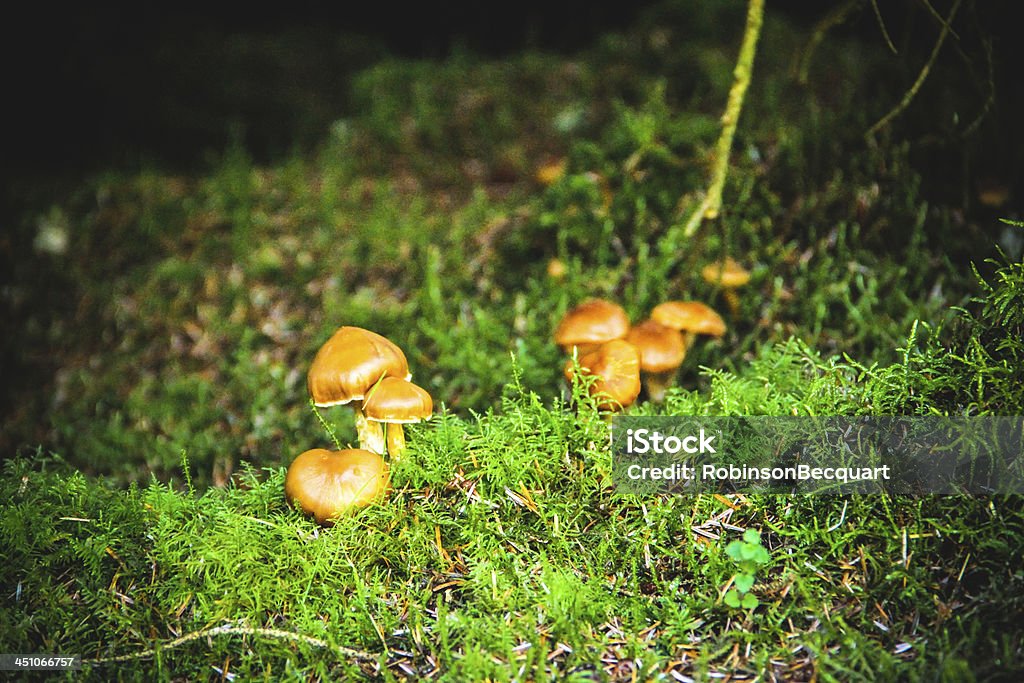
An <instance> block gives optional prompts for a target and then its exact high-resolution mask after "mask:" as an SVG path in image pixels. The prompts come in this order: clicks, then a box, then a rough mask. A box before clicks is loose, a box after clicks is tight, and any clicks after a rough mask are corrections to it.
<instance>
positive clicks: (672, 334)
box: [626, 320, 686, 403]
mask: <svg viewBox="0 0 1024 683" xmlns="http://www.w3.org/2000/svg"><path fill="white" fill-rule="evenodd" d="M626 341H628V342H629V343H630V344H632V345H633V346H635V347H636V348H637V350H638V351H640V370H641V372H642V374H643V378H644V384H645V386H646V387H647V395H648V397H649V398H650V400H652V401H655V402H659V403H660V402H661V401H663V400H665V390H666V389H668V387H670V386H671V385H672V382H673V380H674V379H675V374H676V370H678V369H679V366H680V365H682V364H683V359H684V358H686V341H685V340H684V339H683V335H682V333H681V332H680V331H679V330H673V329H672V328H671V327H665V326H664V325H662V324H661V323H658V322H655V321H654V320H645V321H643V322H642V323H640V324H639V325H637V326H635V327H634V328H633V329H631V330H630V331H629V334H627V335H626Z"/></svg>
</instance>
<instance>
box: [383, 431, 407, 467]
mask: <svg viewBox="0 0 1024 683" xmlns="http://www.w3.org/2000/svg"><path fill="white" fill-rule="evenodd" d="M387 438H388V455H390V456H391V459H392V460H397V459H398V458H400V457H402V455H403V454H405V429H403V428H402V425H400V424H398V423H389V424H388V436H387Z"/></svg>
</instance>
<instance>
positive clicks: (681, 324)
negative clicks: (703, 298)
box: [651, 301, 725, 337]
mask: <svg viewBox="0 0 1024 683" xmlns="http://www.w3.org/2000/svg"><path fill="white" fill-rule="evenodd" d="M651 320H654V321H656V322H659V323H661V324H662V325H664V326H665V327H671V328H672V329H674V330H679V331H680V332H692V333H693V334H709V335H711V336H713V337H721V336H722V335H723V334H725V321H724V320H722V316H720V315H718V313H716V312H715V311H714V309H713V308H711V307H710V306H708V305H706V304H702V303H701V302H699V301H666V302H665V303H662V304H658V305H657V306H655V307H654V310H653V311H651Z"/></svg>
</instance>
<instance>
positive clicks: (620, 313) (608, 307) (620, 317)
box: [555, 299, 629, 351]
mask: <svg viewBox="0 0 1024 683" xmlns="http://www.w3.org/2000/svg"><path fill="white" fill-rule="evenodd" d="M627 332H629V316H628V315H626V311H624V310H623V309H622V306H619V305H618V304H615V303H612V302H611V301H606V300H605V299H591V300H589V301H585V302H583V303H582V304H580V305H579V306H577V307H576V308H574V309H572V310H571V311H569V312H568V313H566V314H565V315H564V316H563V317H562V321H561V322H560V323H558V328H557V329H556V330H555V343H556V344H558V345H559V346H561V347H563V348H565V349H566V351H571V350H572V347H573V346H581V347H585V346H589V345H593V346H597V345H600V344H604V343H605V342H609V341H611V340H613V339H622V338H623V337H625V336H626V333H627Z"/></svg>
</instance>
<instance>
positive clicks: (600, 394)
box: [565, 339, 640, 410]
mask: <svg viewBox="0 0 1024 683" xmlns="http://www.w3.org/2000/svg"><path fill="white" fill-rule="evenodd" d="M579 365H580V368H581V369H583V370H586V371H587V373H588V374H591V375H593V376H594V377H595V378H596V381H595V382H594V383H593V384H591V385H590V395H591V396H594V397H596V398H598V399H600V400H601V402H600V403H599V404H598V408H600V409H601V410H616V409H618V408H620V407H621V408H625V407H626V406H629V405H631V404H632V403H633V401H635V400H636V397H637V396H639V395H640V352H639V351H638V350H637V348H636V347H635V346H633V345H632V344H630V343H629V342H627V341H623V340H622V339H613V340H612V341H610V342H607V343H605V344H602V345H601V347H600V348H598V349H597V351H594V352H592V353H589V354H587V355H585V356H583V357H582V358H580V359H579ZM565 377H566V379H567V380H569V381H572V377H573V366H572V361H571V360H570V361H569V362H568V363H567V364H566V366H565Z"/></svg>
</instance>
